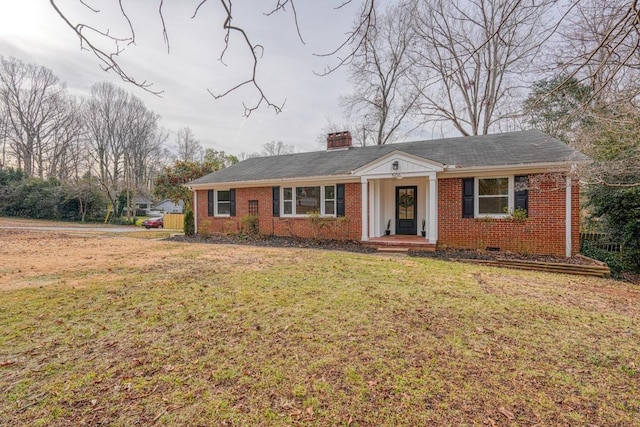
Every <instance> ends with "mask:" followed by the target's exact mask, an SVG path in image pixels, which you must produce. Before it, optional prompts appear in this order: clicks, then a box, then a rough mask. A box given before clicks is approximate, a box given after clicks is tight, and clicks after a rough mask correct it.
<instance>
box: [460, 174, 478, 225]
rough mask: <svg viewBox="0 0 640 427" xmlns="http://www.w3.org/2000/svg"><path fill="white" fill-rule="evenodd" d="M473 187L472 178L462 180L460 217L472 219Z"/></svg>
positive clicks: (473, 181)
mask: <svg viewBox="0 0 640 427" xmlns="http://www.w3.org/2000/svg"><path fill="white" fill-rule="evenodd" d="M474 186H475V180H474V178H463V179H462V217H463V218H473V216H474V205H473V199H474V195H473V189H474Z"/></svg>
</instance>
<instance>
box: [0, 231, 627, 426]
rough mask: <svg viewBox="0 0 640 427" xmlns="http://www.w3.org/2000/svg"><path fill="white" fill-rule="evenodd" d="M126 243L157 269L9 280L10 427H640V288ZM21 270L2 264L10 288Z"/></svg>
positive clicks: (369, 259) (103, 268) (5, 417)
mask: <svg viewBox="0 0 640 427" xmlns="http://www.w3.org/2000/svg"><path fill="white" fill-rule="evenodd" d="M103 240H104V241H105V242H104V244H105V245H110V246H111V247H112V249H113V244H114V242H115V240H112V241H110V240H109V239H103ZM118 241H122V242H127V241H136V242H137V243H136V244H137V245H139V246H140V248H142V249H140V248H138V250H140V251H141V252H142V253H144V252H145V249H144V248H145V247H146V246H145V245H149V246H148V247H146V252H147V254H148V255H149V256H151V257H154V259H156V260H157V262H154V263H147V264H143V265H134V264H131V265H129V264H127V263H126V262H125V261H121V262H115V261H114V262H113V263H112V264H111V265H102V264H98V265H96V267H95V269H92V268H90V267H86V266H85V267H84V268H82V269H75V270H74V269H68V270H62V271H57V272H56V273H55V274H53V273H49V274H45V272H43V273H42V274H41V276H38V277H40V279H39V278H38V277H34V276H31V277H29V281H30V282H29V283H30V284H31V285H30V287H28V288H21V289H12V288H11V286H10V284H8V283H4V288H3V289H4V290H2V291H0V296H1V298H0V325H2V327H1V328H0V391H2V393H1V394H0V425H43V426H44V425H46V426H50V425H102V424H104V425H122V426H124V425H153V424H158V425H191V426H195V425H202V426H205V425H206V426H208V425H229V426H254V425H255V426H258V425H260V426H272V425H273V426H289V425H317V426H333V425H338V426H340V425H342V426H380V425H389V426H397V425H405V426H420V425H488V426H493V425H589V424H590V425H601V426H604V425H621V426H625V425H629V426H631V425H637V424H636V423H637V422H638V419H640V360H639V354H640V336H639V334H640V332H639V331H640V325H639V323H640V320H639V319H640V289H638V288H637V287H634V286H632V285H628V284H624V283H621V282H615V281H611V280H609V281H607V280H601V279H590V278H583V277H575V276H561V275H553V274H544V273H532V272H519V271H514V270H503V269H493V268H485V267H480V266H469V265H463V264H457V263H450V262H444V261H437V260H429V259H415V258H394V257H380V256H376V255H368V254H351V253H344V252H331V251H318V250H305V249H291V248H287V249H274V248H254V247H244V246H231V245H199V244H184V243H175V242H158V241H150V240H137V239H128V240H127V239H120V240H118ZM120 244H122V243H120ZM72 247H73V245H71V248H67V249H61V250H63V251H64V250H69V251H72V250H73V248H72ZM8 252H10V251H9V250H5V252H4V253H3V255H7V253H8ZM114 253H119V254H121V253H122V252H118V251H114ZM9 255H10V254H9ZM23 256H27V254H23ZM114 256H115V255H114ZM34 262H37V260H34ZM9 270H10V267H6V266H5V267H0V285H1V284H2V280H3V277H7V275H11V274H14V273H15V272H11V271H9ZM15 274H18V273H15ZM12 277H14V279H13V280H15V277H17V276H12ZM37 280H42V283H45V284H46V285H44V286H41V287H39V286H37V285H36V286H33V283H37ZM0 288H2V287H1V286H0Z"/></svg>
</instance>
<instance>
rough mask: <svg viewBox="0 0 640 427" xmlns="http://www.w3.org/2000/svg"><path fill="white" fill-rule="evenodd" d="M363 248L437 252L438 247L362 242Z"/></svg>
mask: <svg viewBox="0 0 640 427" xmlns="http://www.w3.org/2000/svg"><path fill="white" fill-rule="evenodd" d="M362 245H363V246H366V247H369V248H375V249H381V248H401V249H407V250H410V251H424V252H435V250H436V245H433V244H429V243H419V242H362Z"/></svg>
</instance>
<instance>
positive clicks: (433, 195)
mask: <svg viewBox="0 0 640 427" xmlns="http://www.w3.org/2000/svg"><path fill="white" fill-rule="evenodd" d="M427 235H428V236H429V243H431V244H434V245H435V244H436V242H437V241H438V180H437V179H436V174H435V173H434V174H433V175H429V232H428V233H427Z"/></svg>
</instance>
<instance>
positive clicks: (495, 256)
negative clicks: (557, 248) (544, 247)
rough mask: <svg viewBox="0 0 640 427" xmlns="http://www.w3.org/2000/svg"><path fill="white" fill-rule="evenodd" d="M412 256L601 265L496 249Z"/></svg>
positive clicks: (439, 252)
mask: <svg viewBox="0 0 640 427" xmlns="http://www.w3.org/2000/svg"><path fill="white" fill-rule="evenodd" d="M409 254H410V255H412V256H416V257H425V258H436V259H448V260H464V259H473V260H483V261H495V260H511V261H536V262H550V263H562V264H575V265H601V264H602V263H600V262H599V261H596V260H593V259H591V258H587V257H584V256H581V255H580V256H574V257H571V258H566V257H560V256H553V255H525V254H518V253H513V252H494V251H481V250H470V249H444V250H437V251H435V252H410V253H409Z"/></svg>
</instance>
